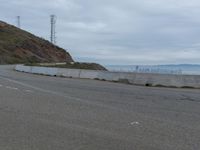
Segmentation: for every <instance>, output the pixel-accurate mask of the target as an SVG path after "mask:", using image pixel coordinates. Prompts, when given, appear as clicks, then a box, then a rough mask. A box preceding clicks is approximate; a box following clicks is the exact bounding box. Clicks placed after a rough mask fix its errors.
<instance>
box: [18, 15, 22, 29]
mask: <svg viewBox="0 0 200 150" xmlns="http://www.w3.org/2000/svg"><path fill="white" fill-rule="evenodd" d="M17 27H18V28H21V18H20V16H17Z"/></svg>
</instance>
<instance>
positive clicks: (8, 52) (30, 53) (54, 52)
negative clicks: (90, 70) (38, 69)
mask: <svg viewBox="0 0 200 150" xmlns="http://www.w3.org/2000/svg"><path fill="white" fill-rule="evenodd" d="M38 62H73V59H72V57H71V56H70V54H69V53H68V52H66V51H65V50H64V49H62V48H60V47H58V46H55V45H53V44H51V43H50V42H48V41H47V40H44V39H41V38H39V37H37V36H35V35H33V34H31V33H28V32H26V31H24V30H21V29H18V28H16V27H15V26H12V25H9V24H7V23H5V22H2V21H0V64H15V63H38Z"/></svg>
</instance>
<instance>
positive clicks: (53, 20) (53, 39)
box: [50, 15, 56, 44]
mask: <svg viewBox="0 0 200 150" xmlns="http://www.w3.org/2000/svg"><path fill="white" fill-rule="evenodd" d="M50 22H51V36H50V41H51V43H53V44H56V16H55V15H51V16H50Z"/></svg>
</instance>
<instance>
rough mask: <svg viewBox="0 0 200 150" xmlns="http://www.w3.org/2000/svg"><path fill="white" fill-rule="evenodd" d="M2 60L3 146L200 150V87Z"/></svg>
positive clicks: (15, 149)
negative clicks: (56, 71)
mask: <svg viewBox="0 0 200 150" xmlns="http://www.w3.org/2000/svg"><path fill="white" fill-rule="evenodd" d="M12 69H13V66H0V150H199V149H200V90H192V89H170V88H152V87H141V86H133V85H125V84H119V83H111V82H101V81H93V80H81V79H67V78H57V77H48V76H40V75H32V74H26V73H20V72H15V71H13V70H12Z"/></svg>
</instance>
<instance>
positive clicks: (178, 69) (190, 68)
mask: <svg viewBox="0 0 200 150" xmlns="http://www.w3.org/2000/svg"><path fill="white" fill-rule="evenodd" d="M105 67H106V68H107V69H108V70H109V71H114V72H139V73H158V74H184V75H200V65H189V64H181V65H152V66H150V65H107V66H105Z"/></svg>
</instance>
